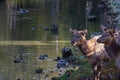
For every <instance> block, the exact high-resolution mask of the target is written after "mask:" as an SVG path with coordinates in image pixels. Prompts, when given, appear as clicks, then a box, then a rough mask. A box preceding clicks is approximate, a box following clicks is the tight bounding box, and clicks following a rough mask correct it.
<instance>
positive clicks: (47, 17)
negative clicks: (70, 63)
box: [0, 0, 70, 80]
mask: <svg viewBox="0 0 120 80" xmlns="http://www.w3.org/2000/svg"><path fill="white" fill-rule="evenodd" d="M28 1H29V0H25V1H23V0H6V1H0V4H1V5H0V10H1V12H2V13H0V15H1V16H0V24H1V27H0V80H42V79H46V78H47V77H48V78H51V75H50V74H49V73H50V71H51V70H52V69H54V68H55V67H56V62H55V61H53V60H52V59H55V58H56V57H57V56H61V49H62V48H63V47H65V46H67V47H70V44H69V38H70V37H64V34H67V35H70V34H69V33H68V30H67V29H66V30H63V29H64V28H65V27H64V25H65V24H62V25H60V24H58V23H60V22H58V21H59V20H58V13H59V12H60V11H59V6H58V5H59V0H56V1H55V2H54V1H53V0H51V1H50V0H39V1H38V0H31V1H29V3H28ZM54 3H57V4H54ZM54 24H57V25H58V26H59V28H58V27H56V26H53V25H54ZM46 27H47V28H48V29H51V30H44V29H45V28H46ZM58 32H59V33H62V34H59V33H58ZM64 40H65V41H64ZM41 54H45V55H48V59H47V60H43V61H40V60H39V56H40V55H41ZM38 69H42V70H43V73H40V74H36V72H35V71H36V70H38ZM46 75H47V76H46Z"/></svg>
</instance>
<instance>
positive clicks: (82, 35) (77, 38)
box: [69, 28, 87, 46]
mask: <svg viewBox="0 0 120 80" xmlns="http://www.w3.org/2000/svg"><path fill="white" fill-rule="evenodd" d="M69 31H70V32H72V34H73V38H72V40H71V44H72V45H73V46H76V45H80V44H82V43H84V42H85V41H86V34H87V29H85V30H80V31H77V30H75V29H72V28H70V29H69Z"/></svg>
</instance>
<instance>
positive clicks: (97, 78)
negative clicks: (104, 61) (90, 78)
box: [93, 64, 101, 80]
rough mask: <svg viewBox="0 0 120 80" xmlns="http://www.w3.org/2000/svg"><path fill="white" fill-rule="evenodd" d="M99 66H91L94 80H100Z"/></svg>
mask: <svg viewBox="0 0 120 80" xmlns="http://www.w3.org/2000/svg"><path fill="white" fill-rule="evenodd" d="M100 71H101V64H96V65H94V66H93V73H94V80H100Z"/></svg>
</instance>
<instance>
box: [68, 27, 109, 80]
mask: <svg viewBox="0 0 120 80" xmlns="http://www.w3.org/2000/svg"><path fill="white" fill-rule="evenodd" d="M69 31H70V32H72V34H73V38H72V40H71V44H72V45H73V46H77V47H78V48H79V49H80V51H81V52H82V54H83V55H84V56H85V57H86V59H87V60H88V62H89V63H90V64H91V66H92V69H93V75H94V80H100V73H101V69H102V68H103V62H104V61H109V60H111V59H110V57H109V55H108V54H107V52H106V50H105V48H104V44H102V43H97V39H98V38H99V37H100V36H95V37H93V38H91V39H88V40H87V39H86V35H87V29H84V30H80V31H77V30H76V29H72V28H69Z"/></svg>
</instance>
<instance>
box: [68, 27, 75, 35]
mask: <svg viewBox="0 0 120 80" xmlns="http://www.w3.org/2000/svg"><path fill="white" fill-rule="evenodd" d="M69 31H70V32H72V33H73V34H76V33H77V30H75V29H72V28H69Z"/></svg>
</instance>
